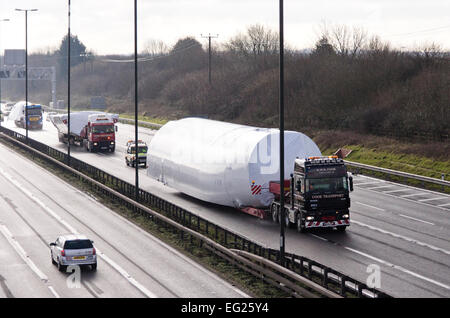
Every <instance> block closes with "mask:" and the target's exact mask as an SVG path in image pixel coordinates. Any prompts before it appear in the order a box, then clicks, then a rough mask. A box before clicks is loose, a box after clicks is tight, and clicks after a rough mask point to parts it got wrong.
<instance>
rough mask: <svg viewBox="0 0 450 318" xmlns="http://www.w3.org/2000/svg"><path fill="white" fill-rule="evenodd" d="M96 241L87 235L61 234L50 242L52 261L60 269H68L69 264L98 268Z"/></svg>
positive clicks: (62, 270)
mask: <svg viewBox="0 0 450 318" xmlns="http://www.w3.org/2000/svg"><path fill="white" fill-rule="evenodd" d="M93 244H94V242H93V241H91V240H89V239H88V238H87V237H86V236H85V235H75V234H70V235H61V236H58V238H57V239H56V241H55V242H52V243H50V254H51V258H52V263H53V264H54V265H57V266H58V269H59V271H61V272H64V271H66V268H67V266H88V265H89V266H90V267H91V270H93V271H95V270H97V253H96V251H95V247H94V245H93Z"/></svg>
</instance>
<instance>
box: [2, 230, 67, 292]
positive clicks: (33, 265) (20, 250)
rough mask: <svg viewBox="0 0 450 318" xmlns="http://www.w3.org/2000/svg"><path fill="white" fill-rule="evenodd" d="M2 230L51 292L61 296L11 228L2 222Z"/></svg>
mask: <svg viewBox="0 0 450 318" xmlns="http://www.w3.org/2000/svg"><path fill="white" fill-rule="evenodd" d="M0 232H1V233H2V234H3V236H4V237H5V238H6V240H7V241H8V243H9V244H10V245H11V247H12V248H13V249H14V250H15V251H16V253H17V254H19V256H20V257H21V258H22V260H23V261H24V262H25V264H27V266H28V267H29V268H30V269H31V270H32V271H33V272H34V273H35V274H36V275H37V276H38V277H39V279H40V280H41V281H42V282H43V283H44V284H46V286H47V288H48V289H49V290H50V292H51V293H52V294H53V296H55V297H56V298H60V297H59V295H58V293H57V292H56V291H55V289H54V288H53V287H52V286H51V285H48V277H47V275H45V274H44V273H43V272H42V271H41V270H40V269H39V268H38V267H37V266H36V264H34V262H33V261H32V260H31V258H30V257H29V256H28V254H27V253H26V252H25V250H24V249H23V248H22V246H21V245H20V244H19V242H17V240H16V239H15V238H14V236H13V235H12V233H11V232H10V231H9V229H8V228H7V227H6V225H4V224H0Z"/></svg>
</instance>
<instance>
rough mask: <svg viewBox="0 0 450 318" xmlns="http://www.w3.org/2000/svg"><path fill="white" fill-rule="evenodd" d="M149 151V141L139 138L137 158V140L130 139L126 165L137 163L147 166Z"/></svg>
mask: <svg viewBox="0 0 450 318" xmlns="http://www.w3.org/2000/svg"><path fill="white" fill-rule="evenodd" d="M147 151H148V146H147V143H146V142H145V141H142V140H138V155H137V160H136V142H135V141H134V140H128V142H127V153H126V154H125V163H126V165H127V166H132V167H134V166H135V165H136V164H137V165H144V167H147Z"/></svg>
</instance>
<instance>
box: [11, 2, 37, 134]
mask: <svg viewBox="0 0 450 318" xmlns="http://www.w3.org/2000/svg"><path fill="white" fill-rule="evenodd" d="M16 11H21V12H25V131H26V142H27V143H28V12H29V11H30V12H34V11H38V9H16Z"/></svg>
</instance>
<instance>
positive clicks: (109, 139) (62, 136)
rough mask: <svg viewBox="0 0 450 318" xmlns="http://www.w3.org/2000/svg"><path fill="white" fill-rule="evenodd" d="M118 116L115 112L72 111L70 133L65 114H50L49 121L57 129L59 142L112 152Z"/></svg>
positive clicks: (114, 144)
mask: <svg viewBox="0 0 450 318" xmlns="http://www.w3.org/2000/svg"><path fill="white" fill-rule="evenodd" d="M118 118H119V116H118V115H116V114H108V113H103V112H91V111H81V112H74V113H71V114H70V134H69V133H68V127H67V125H68V116H67V114H59V115H51V116H50V121H51V122H52V123H53V125H54V126H55V127H56V129H57V130H58V139H59V141H60V142H63V143H70V144H71V145H72V144H73V145H78V146H81V147H83V146H84V147H85V148H86V150H87V151H89V152H95V151H109V152H114V151H115V148H116V135H115V133H116V132H117V131H118V128H117V126H115V124H116V123H117V121H118Z"/></svg>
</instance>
